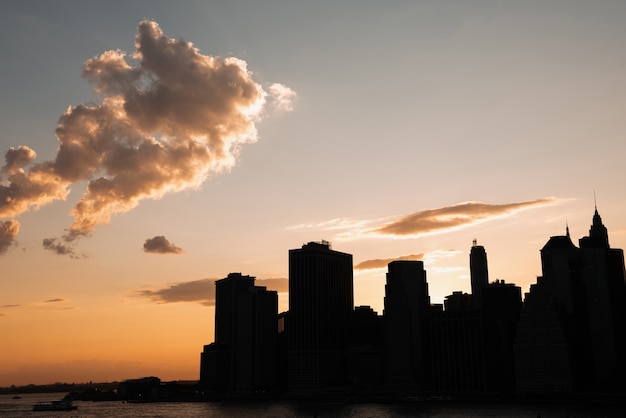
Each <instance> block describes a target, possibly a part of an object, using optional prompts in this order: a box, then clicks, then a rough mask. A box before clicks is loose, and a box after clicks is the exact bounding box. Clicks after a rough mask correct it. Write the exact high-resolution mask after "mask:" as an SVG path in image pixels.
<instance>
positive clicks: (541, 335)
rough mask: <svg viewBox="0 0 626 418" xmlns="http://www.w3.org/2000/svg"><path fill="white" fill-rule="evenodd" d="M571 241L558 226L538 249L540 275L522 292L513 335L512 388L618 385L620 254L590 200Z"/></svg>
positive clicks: (623, 299)
mask: <svg viewBox="0 0 626 418" xmlns="http://www.w3.org/2000/svg"><path fill="white" fill-rule="evenodd" d="M579 245H580V248H578V247H576V246H575V245H574V243H573V242H572V240H571V238H570V234H569V228H566V234H565V235H563V236H553V237H551V238H550V239H549V240H548V242H547V243H546V245H545V246H544V247H543V248H542V250H541V267H542V276H541V277H539V278H538V279H537V283H536V284H534V285H532V286H531V288H530V292H529V293H528V294H527V295H526V299H525V301H524V308H523V310H522V315H521V319H520V325H519V328H518V333H517V337H516V339H515V346H514V352H515V362H516V383H517V389H518V390H520V391H525V392H539V391H542V392H545V391H552V392H570V391H589V390H591V391H596V390H614V389H616V388H620V387H621V388H622V389H623V388H625V386H624V384H623V383H622V379H623V375H624V371H625V358H624V355H625V353H626V351H625V349H626V346H625V341H624V332H625V330H626V313H625V309H626V285H625V283H624V254H623V251H622V250H620V249H612V248H610V247H609V241H608V232H607V229H606V227H605V226H604V225H603V223H602V219H601V217H600V215H599V214H598V211H597V208H596V210H595V213H594V215H593V220H592V225H591V229H590V231H589V236H587V237H583V238H581V239H580V240H579Z"/></svg>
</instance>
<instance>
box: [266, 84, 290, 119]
mask: <svg viewBox="0 0 626 418" xmlns="http://www.w3.org/2000/svg"><path fill="white" fill-rule="evenodd" d="M269 91H270V96H271V98H272V102H273V105H274V108H275V109H276V110H280V111H283V112H291V111H293V102H294V100H295V99H296V92H295V91H293V90H292V89H290V88H289V87H287V86H285V85H284V84H280V83H274V84H272V85H271V86H270V87H269Z"/></svg>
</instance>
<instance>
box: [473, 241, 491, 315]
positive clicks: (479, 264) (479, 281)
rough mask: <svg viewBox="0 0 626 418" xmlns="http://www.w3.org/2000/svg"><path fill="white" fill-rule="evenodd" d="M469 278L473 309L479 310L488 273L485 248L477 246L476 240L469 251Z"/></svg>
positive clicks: (487, 280) (487, 281)
mask: <svg viewBox="0 0 626 418" xmlns="http://www.w3.org/2000/svg"><path fill="white" fill-rule="evenodd" d="M470 277H471V282H472V300H473V303H474V307H475V308H478V309H480V308H482V303H483V288H485V286H487V284H488V283H489V272H488V270H487V253H486V252H485V248H484V247H483V246H482V245H477V244H476V240H474V242H473V244H472V249H471V250H470Z"/></svg>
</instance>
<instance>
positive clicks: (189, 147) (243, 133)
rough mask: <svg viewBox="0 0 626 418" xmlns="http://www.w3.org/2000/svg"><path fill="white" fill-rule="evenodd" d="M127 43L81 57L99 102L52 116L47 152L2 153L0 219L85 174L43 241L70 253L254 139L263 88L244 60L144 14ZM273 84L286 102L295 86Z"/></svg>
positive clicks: (224, 165) (228, 161)
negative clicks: (63, 226) (53, 151)
mask: <svg viewBox="0 0 626 418" xmlns="http://www.w3.org/2000/svg"><path fill="white" fill-rule="evenodd" d="M135 48H136V50H135V52H134V53H133V54H132V55H131V56H130V59H127V56H126V54H125V53H124V52H122V51H119V50H116V51H106V52H104V53H102V54H101V55H99V56H95V57H93V58H91V59H89V60H87V61H86V62H85V63H84V65H83V72H82V77H83V78H84V79H86V80H88V81H89V82H91V83H92V84H93V86H94V90H95V91H96V92H97V93H98V94H100V95H102V102H101V103H100V104H89V105H87V104H81V105H78V106H71V107H69V108H68V109H67V111H66V112H65V114H63V115H62V116H61V117H60V119H59V124H58V127H57V129H56V137H57V140H58V142H59V147H58V152H57V155H56V157H55V158H54V160H52V161H45V162H42V163H39V164H34V165H33V166H32V167H31V168H30V170H28V171H24V167H26V166H27V165H28V164H30V163H31V162H32V161H33V159H34V158H35V153H34V151H32V150H31V149H30V148H28V147H25V146H22V147H19V148H17V149H14V148H11V149H10V150H9V151H8V152H7V153H6V154H5V160H6V164H5V165H4V166H3V167H2V169H1V171H0V175H2V176H3V177H2V178H0V180H2V182H1V184H0V217H15V216H18V215H19V214H21V213H23V212H25V211H27V210H29V209H37V208H39V207H40V206H42V205H44V204H47V203H50V202H51V201H54V200H64V199H65V198H66V197H67V196H68V193H69V188H70V186H71V185H72V184H74V183H77V182H84V181H87V182H88V183H87V188H86V191H85V193H84V194H83V196H82V197H81V198H80V199H79V200H78V202H77V203H76V205H75V206H74V208H73V210H72V215H73V217H74V221H73V223H72V225H71V226H70V227H69V229H68V230H67V232H66V233H65V234H64V235H63V236H61V237H58V238H47V239H46V240H44V242H43V246H44V248H46V249H49V250H51V251H54V252H56V253H58V254H68V255H70V256H72V255H75V252H74V251H73V248H72V246H73V245H74V244H73V243H74V241H75V240H76V239H77V238H80V237H84V236H87V235H90V234H91V233H93V232H94V231H95V229H96V227H97V226H98V225H103V224H108V223H109V222H110V220H111V216H112V215H115V214H119V213H125V212H127V211H129V210H131V209H133V208H134V207H136V206H137V205H138V204H139V203H140V201H141V200H143V199H158V198H160V197H162V196H163V195H164V194H167V193H172V192H177V191H181V190H183V189H187V188H194V187H198V186H200V184H201V183H202V182H203V181H205V180H206V178H207V177H208V175H209V174H211V173H214V172H219V171H223V170H226V169H229V168H231V167H232V166H233V165H234V163H235V161H236V158H237V156H238V152H239V149H240V147H241V146H242V145H243V144H246V143H250V142H254V141H256V140H257V128H256V122H257V121H258V120H259V118H260V115H261V113H262V110H263V107H264V105H265V104H266V98H267V96H268V92H266V91H265V90H264V89H263V88H262V86H261V85H259V84H258V83H256V82H255V81H254V80H253V78H252V73H251V72H250V71H248V69H247V64H246V62H245V61H243V60H240V59H237V58H233V57H230V58H220V57H215V56H209V55H204V54H202V53H200V51H199V50H198V49H197V48H195V47H194V46H193V45H192V44H191V43H189V42H186V41H183V40H174V39H170V38H168V37H167V36H165V35H164V33H163V31H162V30H161V28H160V27H159V25H158V24H157V23H156V22H153V21H147V20H146V21H142V22H140V23H139V26H138V30H137V34H136V37H135ZM278 86H280V85H278V84H275V85H273V86H271V87H270V92H271V94H272V97H274V98H275V100H276V103H280V106H282V107H290V104H289V103H290V100H291V99H292V98H293V97H294V93H293V92H292V91H291V90H290V89H289V88H287V87H284V86H280V87H278Z"/></svg>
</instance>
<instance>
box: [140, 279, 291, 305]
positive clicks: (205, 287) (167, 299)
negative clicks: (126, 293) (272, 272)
mask: <svg viewBox="0 0 626 418" xmlns="http://www.w3.org/2000/svg"><path fill="white" fill-rule="evenodd" d="M254 284H255V286H265V287H267V289H268V290H275V291H277V292H279V293H282V292H288V291H289V280H287V279H284V278H271V279H256V280H255V282H254ZM135 296H139V297H143V298H147V299H149V300H151V301H153V302H156V303H174V302H196V303H200V304H202V305H205V306H215V279H200V280H193V281H189V282H182V283H174V284H172V285H170V286H168V287H164V288H162V289H157V290H151V289H142V290H138V291H136V292H135Z"/></svg>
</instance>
